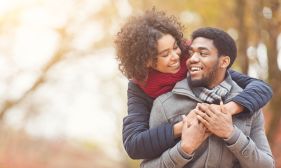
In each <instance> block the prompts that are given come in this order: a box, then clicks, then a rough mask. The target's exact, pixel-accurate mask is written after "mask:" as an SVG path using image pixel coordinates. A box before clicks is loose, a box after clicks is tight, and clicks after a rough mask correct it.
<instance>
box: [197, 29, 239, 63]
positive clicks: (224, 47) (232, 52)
mask: <svg viewBox="0 0 281 168" xmlns="http://www.w3.org/2000/svg"><path fill="white" fill-rule="evenodd" d="M197 37H204V38H207V39H211V40H213V43H214V46H215V47H216V48H217V50H218V54H219V56H222V55H225V56H229V57H230V64H229V66H228V67H227V68H229V67H231V66H232V64H233V62H234V61H235V59H236V56H237V47H236V44H235V41H234V40H233V38H232V37H231V36H230V35H229V34H227V33H226V32H225V31H223V30H220V29H217V28H212V27H204V28H199V29H197V30H195V31H194V32H193V33H192V41H193V40H194V39H195V38H197Z"/></svg>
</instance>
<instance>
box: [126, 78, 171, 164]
mask: <svg viewBox="0 0 281 168" xmlns="http://www.w3.org/2000/svg"><path fill="white" fill-rule="evenodd" d="M152 103H153V100H152V99H151V98H150V97H148V96H147V95H146V94H145V93H144V92H143V91H142V90H141V89H140V88H139V87H138V86H137V85H136V84H134V83H132V82H129V84H128V115H127V116H126V117H125V118H124V119H123V133H122V134H123V145H124V147H125V150H126V151H127V153H128V155H129V156H130V157H131V158H132V159H152V158H155V157H158V156H160V155H161V154H162V153H163V152H164V151H166V150H167V149H169V148H170V147H172V146H174V145H175V144H176V140H175V138H174V135H173V126H172V125H171V124H168V123H167V124H163V125H161V126H159V127H156V128H153V129H149V116H150V110H151V107H152Z"/></svg>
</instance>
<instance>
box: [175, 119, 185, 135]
mask: <svg viewBox="0 0 281 168" xmlns="http://www.w3.org/2000/svg"><path fill="white" fill-rule="evenodd" d="M182 125H183V123H182V121H180V122H178V123H176V124H174V126H173V131H174V138H179V137H181V130H182Z"/></svg>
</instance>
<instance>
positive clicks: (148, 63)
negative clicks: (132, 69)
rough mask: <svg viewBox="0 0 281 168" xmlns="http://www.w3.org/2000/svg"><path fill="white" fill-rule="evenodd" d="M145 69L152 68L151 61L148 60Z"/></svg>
mask: <svg viewBox="0 0 281 168" xmlns="http://www.w3.org/2000/svg"><path fill="white" fill-rule="evenodd" d="M146 67H147V68H152V60H148V61H147V62H146Z"/></svg>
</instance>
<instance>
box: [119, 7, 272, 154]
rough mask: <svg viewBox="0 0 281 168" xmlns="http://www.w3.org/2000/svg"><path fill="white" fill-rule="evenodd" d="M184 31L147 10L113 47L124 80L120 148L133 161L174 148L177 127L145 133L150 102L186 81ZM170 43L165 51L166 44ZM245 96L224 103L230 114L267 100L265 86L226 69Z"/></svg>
mask: <svg viewBox="0 0 281 168" xmlns="http://www.w3.org/2000/svg"><path fill="white" fill-rule="evenodd" d="M182 32H183V26H182V25H181V24H180V23H179V22H178V21H177V19H176V18H175V17H174V16H167V15H166V14H165V12H161V11H156V10H155V9H152V10H150V11H147V12H145V14H144V15H141V16H137V17H131V18H130V19H129V20H128V21H127V23H126V24H125V25H124V26H123V27H122V29H121V31H120V32H119V33H118V34H117V37H116V40H115V44H116V50H117V60H118V61H119V69H120V70H121V72H122V73H123V74H124V75H125V76H126V77H127V78H128V79H129V83H128V91H127V93H128V115H127V116H126V117H125V118H124V120H123V144H124V147H125V149H126V151H127V153H128V155H129V156H130V157H131V158H133V159H151V158H155V157H157V156H160V155H161V153H163V152H164V151H165V150H167V149H168V148H170V147H172V146H174V145H175V144H176V142H177V141H178V138H179V137H180V135H181V125H182V123H181V122H179V123H177V124H175V125H171V124H169V123H167V124H163V125H161V126H159V127H157V128H154V129H149V115H150V110H151V107H152V103H153V100H154V99H155V98H156V97H157V96H159V95H161V94H163V93H166V92H168V91H171V90H172V88H173V87H174V85H175V84H176V82H177V81H180V80H182V79H184V78H185V77H186V73H187V69H186V66H185V62H186V60H187V59H188V55H187V49H188V47H187V46H188V45H187V42H185V40H184V39H183V34H182ZM167 41H168V42H169V43H170V44H172V45H170V47H167V45H165V43H166V42H167ZM230 74H231V77H232V79H233V80H234V81H235V82H236V83H237V84H238V85H239V86H240V87H242V88H244V91H243V92H242V93H240V94H239V95H237V96H236V97H234V98H233V100H232V101H231V102H229V103H227V104H225V106H226V109H230V110H231V111H230V112H231V113H232V114H236V113H240V112H254V111H256V110H257V109H259V108H261V107H262V106H263V105H265V104H266V103H267V102H268V101H269V100H270V98H271V96H272V91H271V88H270V87H269V86H268V85H267V84H265V83H264V82H262V81H260V80H257V79H253V78H250V77H248V76H245V75H242V74H240V73H238V72H235V71H232V70H230Z"/></svg>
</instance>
